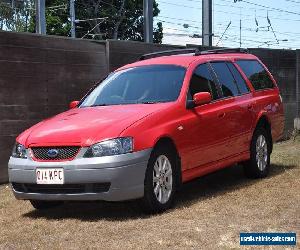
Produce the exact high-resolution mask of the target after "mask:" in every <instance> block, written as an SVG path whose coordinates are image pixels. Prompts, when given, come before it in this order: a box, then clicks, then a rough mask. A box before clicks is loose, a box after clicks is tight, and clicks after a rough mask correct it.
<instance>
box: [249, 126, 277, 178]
mask: <svg viewBox="0 0 300 250" xmlns="http://www.w3.org/2000/svg"><path fill="white" fill-rule="evenodd" d="M270 136H271V135H270V134H269V133H268V132H267V131H266V130H265V129H264V128H258V129H256V130H255V132H254V134H253V137H252V141H251V146H250V160H249V161H248V162H246V163H245V165H244V170H245V174H246V176H247V177H250V178H263V177H266V176H267V175H268V173H269V170H270V154H271V148H272V145H271V141H272V140H271V138H270Z"/></svg>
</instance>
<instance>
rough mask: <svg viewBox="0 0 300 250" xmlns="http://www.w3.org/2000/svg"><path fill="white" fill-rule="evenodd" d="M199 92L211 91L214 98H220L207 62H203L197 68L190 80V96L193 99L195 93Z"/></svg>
mask: <svg viewBox="0 0 300 250" xmlns="http://www.w3.org/2000/svg"><path fill="white" fill-rule="evenodd" d="M199 92H209V93H210V94H211V96H212V99H213V100H215V99H217V98H218V93H217V88H216V84H215V82H214V80H213V77H212V75H211V73H210V71H209V69H208V65H207V64H201V65H199V66H198V67H197V68H196V69H195V71H194V73H193V76H192V78H191V82H190V88H189V94H188V95H189V96H188V98H189V99H190V100H191V99H192V98H193V96H194V94H196V93H199Z"/></svg>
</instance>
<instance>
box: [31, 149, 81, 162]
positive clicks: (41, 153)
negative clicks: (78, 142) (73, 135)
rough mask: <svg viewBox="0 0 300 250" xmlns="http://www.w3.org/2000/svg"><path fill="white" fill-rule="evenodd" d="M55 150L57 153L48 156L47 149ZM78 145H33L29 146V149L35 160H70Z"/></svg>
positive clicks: (74, 154)
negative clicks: (32, 146)
mask: <svg viewBox="0 0 300 250" xmlns="http://www.w3.org/2000/svg"><path fill="white" fill-rule="evenodd" d="M51 149H52V150H53V149H54V150H57V151H58V154H57V155H56V156H54V157H53V156H52V157H51V156H49V155H48V152H49V150H51ZM79 149H80V147H76V146H70V147H34V148H31V151H32V153H33V155H34V158H35V159H37V160H43V161H57V160H71V159H73V158H74V157H75V156H76V155H77V153H78V151H79Z"/></svg>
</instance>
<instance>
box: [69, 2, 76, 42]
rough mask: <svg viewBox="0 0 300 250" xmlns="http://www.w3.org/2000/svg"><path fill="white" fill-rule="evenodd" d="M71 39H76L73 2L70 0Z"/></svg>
mask: <svg viewBox="0 0 300 250" xmlns="http://www.w3.org/2000/svg"><path fill="white" fill-rule="evenodd" d="M70 19H71V37H74V38H75V37H76V29H75V25H76V23H75V0H70Z"/></svg>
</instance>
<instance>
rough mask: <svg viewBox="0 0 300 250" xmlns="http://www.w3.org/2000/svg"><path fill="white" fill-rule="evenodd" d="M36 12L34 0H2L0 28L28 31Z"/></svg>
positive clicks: (0, 5) (0, 2)
mask: <svg viewBox="0 0 300 250" xmlns="http://www.w3.org/2000/svg"><path fill="white" fill-rule="evenodd" d="M33 12H34V0H26V1H21V0H2V1H0V30H8V31H16V32H27V31H29V23H30V19H31V16H32V14H33Z"/></svg>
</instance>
